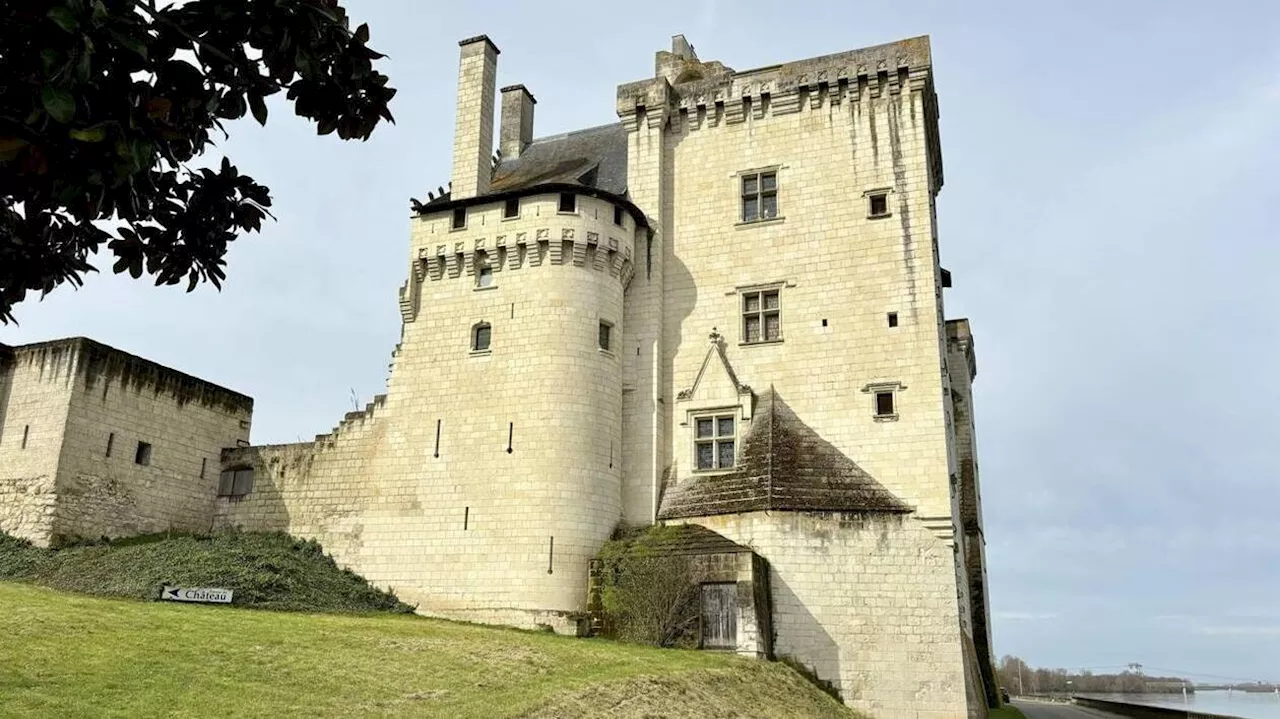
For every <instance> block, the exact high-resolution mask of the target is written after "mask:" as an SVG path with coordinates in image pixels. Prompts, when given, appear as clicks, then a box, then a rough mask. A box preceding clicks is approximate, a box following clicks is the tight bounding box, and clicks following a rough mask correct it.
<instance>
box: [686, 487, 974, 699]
mask: <svg viewBox="0 0 1280 719" xmlns="http://www.w3.org/2000/svg"><path fill="white" fill-rule="evenodd" d="M690 521H692V522H695V523H697V524H700V525H702V526H704V527H707V528H708V529H711V530H713V531H715V532H718V533H719V534H721V535H723V536H725V537H727V538H729V539H731V540H733V541H735V542H738V543H740V544H744V545H746V546H749V547H751V548H752V549H754V550H755V551H756V552H757V553H758V554H759V555H760V556H761V557H763V558H764V559H765V560H766V561H767V562H768V566H769V570H770V572H769V585H770V588H771V592H772V600H773V631H774V653H775V655H777V656H780V657H784V656H785V657H791V658H793V659H795V660H796V661H798V662H800V663H802V664H804V665H805V666H808V667H810V668H811V669H812V670H813V671H814V672H815V673H816V674H817V675H818V677H820V678H821V679H823V680H826V681H829V682H832V683H833V684H834V685H835V686H836V687H837V688H838V689H839V690H840V692H841V696H842V698H843V700H844V701H845V703H846V704H848V705H850V706H852V707H854V708H857V709H860V710H862V711H865V712H866V713H868V714H869V715H871V716H875V717H885V718H887V719H894V718H896V717H903V718H906V717H910V718H911V719H917V718H919V717H930V718H934V719H943V718H949V719H964V718H965V717H968V716H969V711H970V707H969V701H968V700H967V698H966V696H967V688H966V677H965V661H964V638H963V635H962V632H961V630H960V625H959V618H958V616H957V614H956V604H955V596H956V587H955V573H954V565H953V561H952V556H951V555H952V550H951V548H950V547H949V546H947V544H946V543H945V542H944V541H941V540H939V539H937V538H936V537H935V536H933V534H932V533H931V532H930V531H929V530H928V529H927V528H926V527H925V526H924V525H923V524H922V523H921V522H920V521H919V520H917V519H914V518H912V517H909V516H904V515H839V514H834V513H796V512H773V513H764V512H756V513H751V514H744V515H725V516H719V517H707V518H702V519H697V520H690Z"/></svg>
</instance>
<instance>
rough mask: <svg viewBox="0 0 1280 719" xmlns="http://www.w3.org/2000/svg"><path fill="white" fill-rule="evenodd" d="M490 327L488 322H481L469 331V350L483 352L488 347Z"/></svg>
mask: <svg viewBox="0 0 1280 719" xmlns="http://www.w3.org/2000/svg"><path fill="white" fill-rule="evenodd" d="M491 332H492V328H491V327H490V326H489V325H488V323H485V322H481V323H480V324H478V325H476V326H475V328H474V329H472V331H471V351H472V352H484V351H486V350H488V349H489V341H490V339H491V337H492V334H491Z"/></svg>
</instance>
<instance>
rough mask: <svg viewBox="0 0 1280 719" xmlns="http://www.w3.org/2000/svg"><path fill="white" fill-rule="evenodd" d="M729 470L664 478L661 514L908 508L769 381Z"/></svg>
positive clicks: (894, 510) (661, 516) (904, 510)
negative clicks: (809, 422) (670, 480)
mask: <svg viewBox="0 0 1280 719" xmlns="http://www.w3.org/2000/svg"><path fill="white" fill-rule="evenodd" d="M740 457H741V463H740V464H739V465H738V467H737V468H736V469H735V470H734V471H732V472H727V473H716V474H692V475H689V476H687V477H684V478H682V479H681V481H680V482H678V483H676V484H673V485H668V486H667V487H666V488H665V491H664V492H663V495H662V503H661V505H660V507H659V510H658V518H659V519H677V518H682V517H708V516H712V515H717V514H737V513H742V512H758V511H766V510H780V511H812V512H818V511H833V512H839V511H843V512H855V511H859V512H868V511H872V512H910V511H912V508H911V507H910V506H909V505H907V504H906V503H905V502H903V501H902V500H901V499H899V498H898V497H896V496H894V494H893V493H892V492H890V491H889V490H887V489H885V487H884V486H883V485H881V484H880V483H879V482H878V481H876V479H875V478H874V477H872V476H871V475H870V474H869V473H868V472H867V471H866V470H864V469H862V467H859V466H858V464H857V463H856V462H854V461H853V460H852V459H850V458H848V457H846V456H845V455H844V453H843V452H841V451H840V450H839V449H837V448H836V447H835V446H833V445H832V444H831V443H830V442H827V441H826V440H824V439H823V438H822V437H821V436H819V435H818V433H817V432H815V431H814V430H813V429H812V428H810V427H809V426H808V425H806V424H804V422H802V421H800V418H799V417H797V416H796V414H795V412H794V411H792V410H791V408H790V407H788V406H787V404H786V403H785V402H783V401H782V399H781V398H780V397H778V396H777V394H776V393H775V392H774V390H773V389H770V390H769V391H768V392H766V393H764V394H763V395H762V396H761V397H760V401H759V403H758V404H757V408H756V416H755V418H754V419H753V420H752V422H751V427H750V429H748V430H747V435H746V437H744V438H743V445H742V449H741V454H740Z"/></svg>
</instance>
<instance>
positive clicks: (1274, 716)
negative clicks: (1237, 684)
mask: <svg viewBox="0 0 1280 719" xmlns="http://www.w3.org/2000/svg"><path fill="white" fill-rule="evenodd" d="M1088 696H1096V697H1097V698H1099V699H1111V700H1113V701H1118V702H1129V703H1131V704H1151V705H1154V706H1166V707H1178V708H1182V707H1191V708H1192V709H1195V710H1196V711H1200V712H1206V713H1209V714H1225V715H1227V716H1237V717H1245V718H1246V719H1280V696H1276V695H1275V694H1272V693H1270V692H1267V693H1248V692H1242V691H1232V692H1227V691H1226V690H1222V691H1217V690H1214V691H1201V692H1195V693H1194V694H1188V695H1187V699H1186V702H1185V703H1184V702H1183V700H1182V695H1181V694H1090V695H1088Z"/></svg>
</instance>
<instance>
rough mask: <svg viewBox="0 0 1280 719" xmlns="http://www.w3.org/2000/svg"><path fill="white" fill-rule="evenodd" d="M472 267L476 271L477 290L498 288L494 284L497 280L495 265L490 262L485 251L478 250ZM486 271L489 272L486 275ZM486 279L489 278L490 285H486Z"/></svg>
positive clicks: (473, 258)
mask: <svg viewBox="0 0 1280 719" xmlns="http://www.w3.org/2000/svg"><path fill="white" fill-rule="evenodd" d="M471 261H472V263H473V265H472V267H473V269H474V270H475V277H476V281H475V287H474V288H473V289H475V290H478V291H479V290H496V289H497V288H498V286H497V285H496V284H494V282H495V281H496V279H497V278H495V277H494V263H493V262H490V261H489V253H488V252H485V251H484V250H476V253H475V255H474V256H473V257H472V260H471ZM485 270H488V272H487V273H486V272H485ZM485 277H488V278H489V284H484V280H485Z"/></svg>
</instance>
